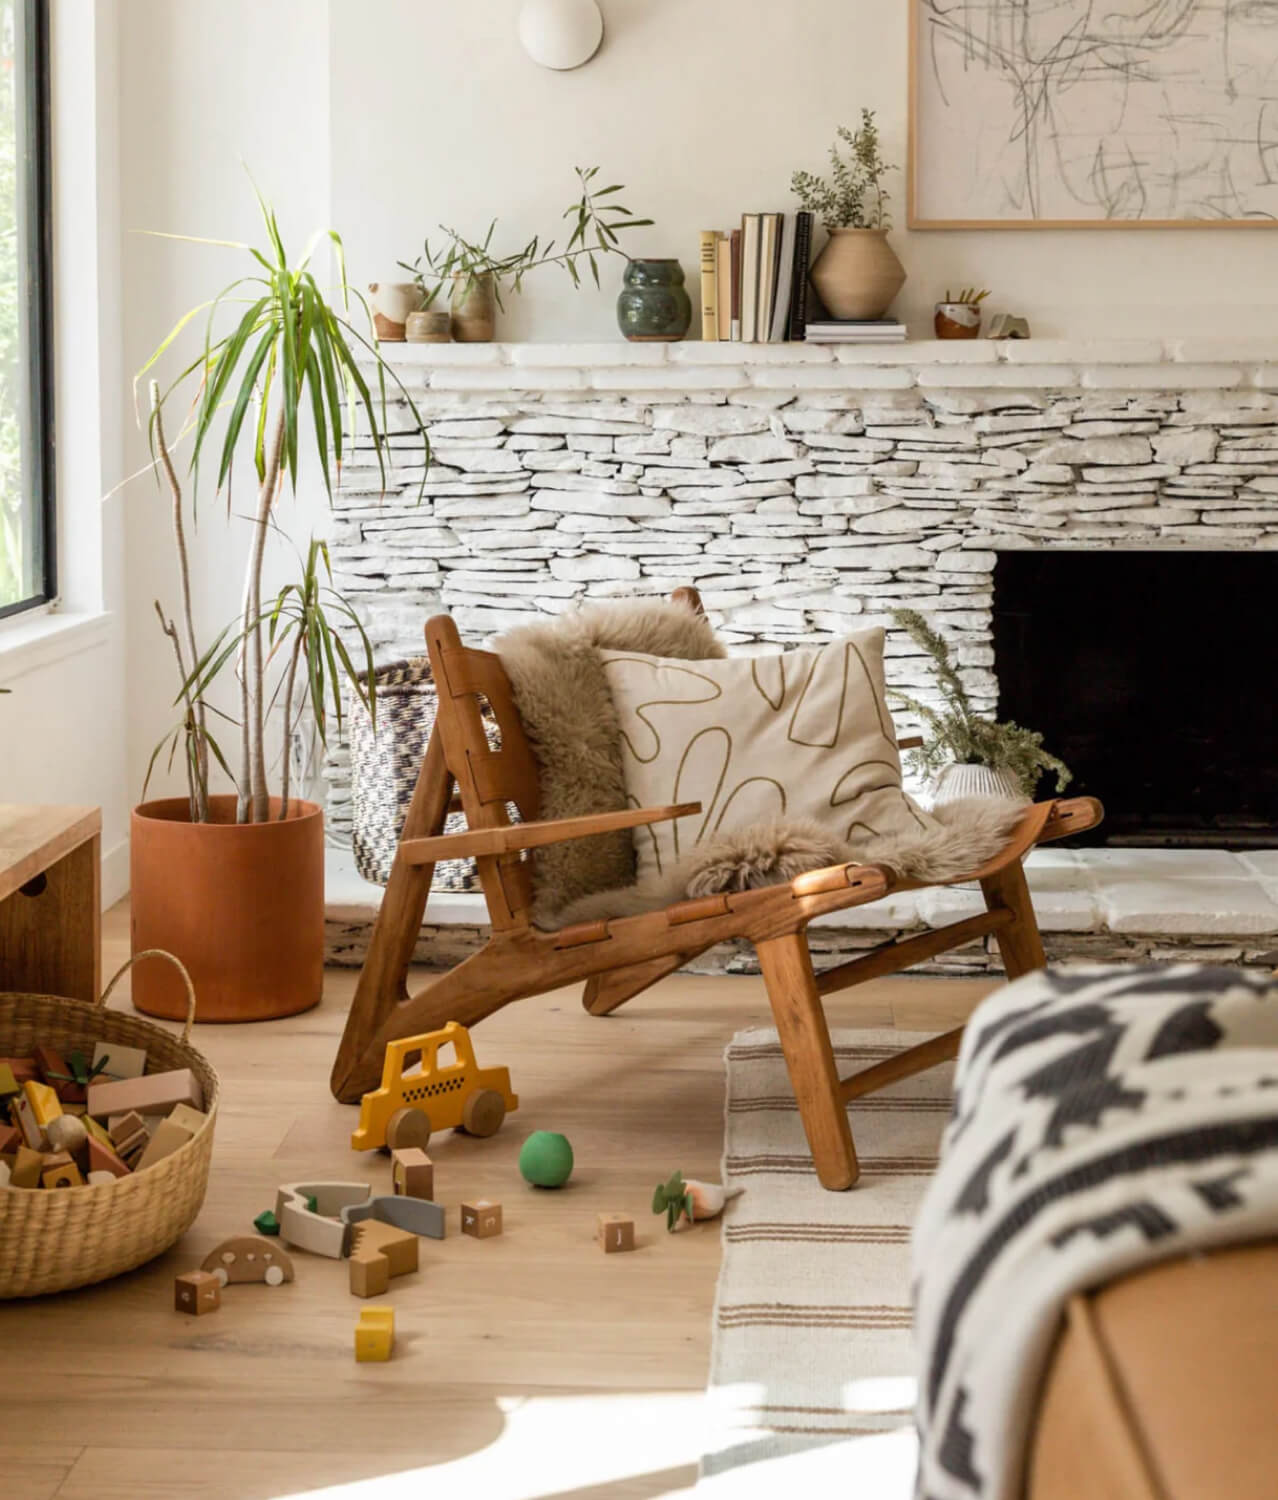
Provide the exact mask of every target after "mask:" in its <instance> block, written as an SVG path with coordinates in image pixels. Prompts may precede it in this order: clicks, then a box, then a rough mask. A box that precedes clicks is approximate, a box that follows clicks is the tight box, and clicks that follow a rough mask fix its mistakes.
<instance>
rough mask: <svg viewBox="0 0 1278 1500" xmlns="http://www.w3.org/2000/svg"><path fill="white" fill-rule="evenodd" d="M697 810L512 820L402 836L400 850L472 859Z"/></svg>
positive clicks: (429, 860)
mask: <svg viewBox="0 0 1278 1500" xmlns="http://www.w3.org/2000/svg"><path fill="white" fill-rule="evenodd" d="M700 811H701V804H700V802H680V803H677V804H675V805H674V806H672V807H628V808H624V809H623V810H622V811H620V812H606V813H587V814H585V815H584V816H582V817H580V818H553V819H549V820H547V821H545V822H540V823H511V824H508V825H505V826H503V827H501V828H471V829H468V830H467V831H466V832H465V833H441V834H438V835H437V836H436V837H434V838H426V839H404V840H403V841H402V842H401V844H400V846H399V852H400V855H401V856H402V857H403V859H405V860H406V861H407V862H408V863H409V864H410V865H433V864H435V863H437V862H438V861H439V860H441V859H473V858H475V857H477V856H481V855H485V854H489V855H491V854H514V853H516V852H518V851H519V850H520V849H540V848H542V847H543V846H544V845H546V844H564V843H567V842H568V841H569V840H570V839H588V838H590V837H591V836H592V835H593V834H596V833H616V832H617V831H618V830H620V829H623V828H645V827H647V826H648V825H649V824H651V823H669V822H672V821H673V820H674V819H675V818H683V817H686V816H688V814H690V813H699V812H700Z"/></svg>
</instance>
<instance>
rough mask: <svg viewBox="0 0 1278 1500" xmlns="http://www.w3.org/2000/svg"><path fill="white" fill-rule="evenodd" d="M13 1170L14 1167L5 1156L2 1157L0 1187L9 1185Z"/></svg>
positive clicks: (0, 1158) (0, 1161) (0, 1160)
mask: <svg viewBox="0 0 1278 1500" xmlns="http://www.w3.org/2000/svg"><path fill="white" fill-rule="evenodd" d="M12 1171H13V1168H12V1167H11V1166H10V1165H9V1163H8V1162H7V1161H5V1160H4V1158H3V1157H0V1187H8V1186H9V1177H10V1174H11V1173H12Z"/></svg>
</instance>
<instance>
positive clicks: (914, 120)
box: [905, 0, 1278, 230]
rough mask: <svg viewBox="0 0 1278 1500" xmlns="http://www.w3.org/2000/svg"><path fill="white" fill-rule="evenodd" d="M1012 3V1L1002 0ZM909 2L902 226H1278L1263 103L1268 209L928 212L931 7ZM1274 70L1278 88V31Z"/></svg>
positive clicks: (1261, 147) (1277, 125)
mask: <svg viewBox="0 0 1278 1500" xmlns="http://www.w3.org/2000/svg"><path fill="white" fill-rule="evenodd" d="M1001 3H1005V0H989V4H988V6H987V9H989V8H997V6H998V5H999V4H1001ZM1006 3H1008V4H1009V5H1010V4H1011V0H1006ZM1120 3H1127V4H1128V5H1130V6H1131V8H1132V10H1133V12H1136V11H1140V10H1143V9H1145V8H1147V7H1146V6H1145V3H1144V0H1120ZM908 4H909V48H908V50H909V65H908V66H909V86H908V87H909V97H908V103H907V131H906V135H907V139H906V167H905V172H906V227H907V228H909V229H912V230H913V229H920V230H928V229H1022V230H1023V229H1272V228H1274V227H1278V109H1275V111H1274V120H1273V135H1274V139H1273V143H1272V144H1271V145H1265V144H1264V141H1263V139H1262V138H1261V137H1262V132H1261V130H1260V125H1262V124H1264V122H1265V115H1264V111H1263V103H1262V104H1261V113H1260V115H1259V117H1258V120H1259V124H1258V135H1257V147H1256V149H1257V154H1258V155H1259V156H1262V157H1263V155H1264V154H1267V153H1268V152H1270V151H1272V152H1273V175H1274V179H1275V185H1274V192H1273V194H1272V195H1271V201H1272V203H1273V209H1272V211H1270V210H1268V209H1266V210H1261V209H1257V210H1256V211H1255V212H1254V213H1250V214H1246V215H1244V216H1242V217H1228V216H1225V215H1223V214H1222V215H1220V216H1216V217H1212V216H1209V215H1201V216H1187V217H1183V218H1164V217H1152V216H1151V217H1149V218H1144V217H1139V216H1136V215H1129V216H1121V215H1115V216H1109V217H1107V216H1103V215H1099V214H1098V215H1095V216H1091V217H1074V218H1070V217H1034V216H1014V215H1008V216H996V217H988V216H981V215H979V214H977V215H975V216H971V217H953V216H947V215H943V214H936V213H933V212H930V211H929V205H928V204H927V203H926V202H925V201H922V199H923V193H922V192H921V183H920V175H921V174H920V159H921V156H922V152H923V151H924V150H925V149H926V142H925V141H924V140H923V132H924V131H925V130H926V128H927V127H926V122H925V120H924V119H923V115H924V113H925V112H926V108H927V105H926V99H925V95H926V92H927V91H926V89H925V88H924V87H923V86H922V84H923V69H924V66H925V62H926V57H927V54H928V51H929V45H928V41H927V39H926V38H925V36H924V34H923V33H924V26H925V24H926V18H925V14H924V12H925V9H926V10H930V9H931V8H932V0H908ZM953 13H954V8H953V7H952V6H951V7H949V8H948V9H947V16H951V15H953ZM1273 73H1274V78H1275V84H1276V92H1278V36H1276V37H1275V42H1274V47H1273ZM954 134H955V135H956V136H957V137H958V138H960V139H967V138H969V137H968V136H966V135H965V134H964V133H962V132H961V131H960V132H955V133H954Z"/></svg>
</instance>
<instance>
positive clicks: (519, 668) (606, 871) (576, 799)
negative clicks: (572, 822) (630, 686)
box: [493, 599, 724, 922]
mask: <svg viewBox="0 0 1278 1500" xmlns="http://www.w3.org/2000/svg"><path fill="white" fill-rule="evenodd" d="M493 649H494V650H495V651H496V652H497V654H498V655H499V656H500V657H501V662H502V666H503V667H504V668H505V669H506V675H507V676H508V677H509V678H510V686H511V691H512V693H513V694H514V699H515V705H516V707H517V708H518V709H519V715H520V718H521V719H522V720H523V725H524V730H525V732H526V734H527V735H528V741H529V744H530V745H531V746H532V751H533V754H534V755H535V756H536V758H537V764H538V769H539V770H540V773H541V816H542V817H543V818H572V817H578V816H580V815H581V814H583V813H596V812H616V811H618V810H619V809H621V808H624V807H625V806H626V805H627V804H626V784H625V779H624V777H623V775H622V770H621V729H620V725H619V724H618V722H617V711H616V708H615V707H614V706H613V701H612V694H611V693H610V692H609V690H608V684H607V681H606V680H605V678H604V669H603V663H602V661H601V660H600V657H599V652H600V650H601V649H603V650H628V651H642V652H651V653H652V654H653V655H654V656H664V657H673V658H675V659H677V660H684V661H705V660H710V659H713V658H715V657H721V656H723V655H724V649H723V646H722V645H721V644H720V643H719V641H718V640H717V639H716V638H715V634H714V631H713V630H711V628H710V625H709V622H708V621H707V620H706V618H705V616H704V615H700V614H697V613H696V612H695V611H693V610H692V609H689V608H688V606H687V605H684V604H678V603H672V602H670V601H668V600H664V599H644V600H639V599H635V600H624V601H619V602H617V603H615V604H593V605H587V606H586V607H585V608H583V609H579V610H574V611H572V612H571V613H569V614H565V615H561V616H559V617H558V618H557V619H553V620H546V621H539V622H537V623H536V624H533V625H521V626H519V627H518V628H517V629H515V630H511V631H508V632H507V633H506V634H505V635H502V636H499V637H498V638H497V640H496V641H495V642H494V643H493ZM634 878H635V849H634V842H633V840H632V839H631V837H630V834H629V833H628V832H626V831H625V830H623V831H622V832H620V833H603V834H598V835H596V836H595V837H594V838H589V839H574V840H572V841H571V842H570V843H566V844H554V845H551V846H549V847H548V848H545V849H539V850H538V851H537V858H536V861H535V862H534V865H533V887H534V902H535V911H536V913H537V916H538V920H540V921H543V922H546V921H550V920H552V919H553V917H554V914H555V913H556V912H557V911H558V910H559V909H560V908H561V907H563V906H564V904H565V903H566V902H569V901H572V900H574V899H575V898H576V897H579V896H584V895H586V894H588V893H591V892H595V891H605V890H609V889H612V888H614V887H618V886H628V885H630V884H631V883H632V882H633V881H634Z"/></svg>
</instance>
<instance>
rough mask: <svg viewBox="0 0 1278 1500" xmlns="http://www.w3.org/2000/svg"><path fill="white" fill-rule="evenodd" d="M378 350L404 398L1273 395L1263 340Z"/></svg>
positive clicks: (1277, 368) (1270, 360)
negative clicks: (827, 393)
mask: <svg viewBox="0 0 1278 1500" xmlns="http://www.w3.org/2000/svg"><path fill="white" fill-rule="evenodd" d="M381 347H382V353H383V354H384V355H385V356H386V357H387V358H388V359H389V360H390V361H391V363H392V364H394V365H396V366H399V367H401V368H402V370H403V371H404V372H405V376H406V378H405V384H406V385H408V386H409V387H410V389H411V388H413V387H414V386H417V387H419V388H420V387H422V386H428V387H429V388H430V389H432V390H436V391H462V392H464V391H470V392H480V391H502V392H506V391H509V392H515V391H531V392H537V391H581V392H587V391H601V392H602V391H608V392H630V391H651V390H661V391H667V390H682V391H685V392H689V393H691V392H695V391H707V390H714V391H731V390H751V389H758V390H767V391H776V390H793V391H823V390H850V389H858V388H859V389H862V390H909V389H911V388H913V387H921V388H923V389H931V388H938V387H942V388H943V387H950V388H957V389H962V388H968V387H973V386H976V387H982V386H983V387H1003V388H1011V389H1014V388H1017V387H1021V388H1024V389H1027V390H1040V389H1044V388H1057V389H1080V388H1081V389H1092V390H1115V389H1127V390H1230V389H1239V388H1242V389H1246V388H1253V389H1254V388H1259V389H1262V390H1278V344H1276V343H1275V341H1274V340H1272V339H1265V338H1214V337H1198V338H1185V339H1166V340H1163V339H1008V340H998V341H995V340H990V339H970V340H964V339H948V340H939V339H927V340H913V341H907V342H906V343H903V344H896V345H891V346H880V345H864V344H846V345H835V346H828V345H820V344H801V343H784V344H733V343H717V344H716V343H700V342H695V341H685V342H681V343H673V344H660V343H640V344H628V343H624V342H622V341H621V340H616V341H614V342H611V343H581V344H550V343H530V344H398V345H395V344H383V345H382V346H381Z"/></svg>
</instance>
